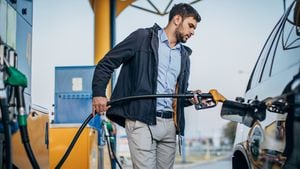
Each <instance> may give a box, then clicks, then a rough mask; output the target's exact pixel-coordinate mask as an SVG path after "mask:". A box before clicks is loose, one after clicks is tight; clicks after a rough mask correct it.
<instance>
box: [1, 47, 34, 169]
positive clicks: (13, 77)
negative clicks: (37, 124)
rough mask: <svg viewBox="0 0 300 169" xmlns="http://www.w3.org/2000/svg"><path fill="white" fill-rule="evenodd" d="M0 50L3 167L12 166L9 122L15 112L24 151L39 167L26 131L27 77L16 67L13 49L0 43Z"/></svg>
mask: <svg viewBox="0 0 300 169" xmlns="http://www.w3.org/2000/svg"><path fill="white" fill-rule="evenodd" d="M2 51H3V52H2ZM0 52H1V54H0V108H1V113H2V124H3V128H4V135H5V153H6V154H5V168H8V169H10V168H12V160H11V159H12V158H11V128H10V122H11V121H12V120H13V117H14V114H15V113H16V112H17V114H18V116H17V121H18V125H19V129H20V133H21V139H22V143H23V145H24V148H25V151H26V153H27V156H28V158H29V161H30V163H31V165H32V167H33V168H34V169H39V165H38V163H37V161H36V158H35V156H34V154H33V151H32V148H31V146H30V143H29V137H28V131H27V113H26V109H25V99H24V89H25V88H26V87H27V78H26V76H25V75H24V74H23V73H21V72H20V71H19V70H18V69H17V68H16V65H17V64H16V62H17V54H16V53H15V51H14V50H13V49H11V48H10V49H9V47H8V46H5V45H0ZM7 95H8V97H7Z"/></svg>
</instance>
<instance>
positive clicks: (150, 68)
mask: <svg viewBox="0 0 300 169" xmlns="http://www.w3.org/2000/svg"><path fill="white" fill-rule="evenodd" d="M159 29H161V28H160V27H159V26H158V25H156V24H155V25H154V26H153V27H151V28H145V29H138V30H136V31H135V32H133V33H131V34H130V35H129V36H128V37H127V38H126V39H125V40H123V41H122V42H120V43H119V44H118V45H116V46H115V47H114V48H113V49H112V50H110V51H109V52H108V53H107V54H106V55H105V56H104V58H103V59H102V60H101V61H100V62H99V63H98V64H97V66H96V69H95V72H94V77H93V83H92V88H93V97H95V96H105V91H106V85H107V84H108V81H109V79H110V78H111V75H112V73H113V71H114V69H116V68H118V67H119V66H120V65H121V64H123V65H122V68H121V71H120V74H119V77H118V80H117V84H116V86H115V88H114V90H113V93H112V96H111V100H113V99H117V98H122V97H127V96H137V95H149V94H156V89H157V72H158V36H157V32H158V30H159ZM191 53H192V51H191V49H190V48H188V47H186V46H183V45H182V49H181V70H180V74H179V77H178V81H177V90H176V91H177V93H180V94H182V93H187V87H188V78H189V73H190V59H189V56H190V54H191ZM187 105H191V104H190V103H189V102H188V101H187V100H186V99H177V101H176V104H174V106H173V107H174V110H175V112H176V126H177V133H178V134H180V135H184V125H185V119H184V106H187ZM106 115H107V117H108V118H109V119H111V120H112V121H114V122H116V123H117V124H119V125H121V126H123V127H124V125H125V119H131V120H139V121H142V122H144V123H146V124H149V125H154V124H156V99H140V100H134V101H130V102H122V103H119V104H116V105H115V104H114V105H113V106H112V107H111V108H109V109H108V111H107V113H106Z"/></svg>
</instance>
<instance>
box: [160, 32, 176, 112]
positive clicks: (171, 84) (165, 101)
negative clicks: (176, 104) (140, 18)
mask: <svg viewBox="0 0 300 169" xmlns="http://www.w3.org/2000/svg"><path fill="white" fill-rule="evenodd" d="M158 41H159V42H158V77H157V92H156V93H157V94H172V93H175V87H176V83H177V78H178V75H179V72H180V65H181V53H180V50H181V44H180V43H177V44H176V46H174V47H173V48H171V47H170V46H169V40H168V37H167V35H166V33H165V31H164V30H163V29H160V30H159V31H158ZM172 102H173V99H172V98H157V105H156V110H157V111H173V108H172Z"/></svg>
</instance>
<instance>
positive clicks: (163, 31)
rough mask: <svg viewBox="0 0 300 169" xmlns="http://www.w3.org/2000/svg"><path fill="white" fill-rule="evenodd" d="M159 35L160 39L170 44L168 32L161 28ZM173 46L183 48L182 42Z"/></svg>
mask: <svg viewBox="0 0 300 169" xmlns="http://www.w3.org/2000/svg"><path fill="white" fill-rule="evenodd" d="M158 35H159V39H160V41H161V42H163V43H166V44H167V45H168V46H169V40H168V37H167V34H166V32H165V30H164V29H160V30H159V33H158ZM173 48H175V49H180V48H181V43H180V42H179V43H177V44H176V45H175V46H174V47H173Z"/></svg>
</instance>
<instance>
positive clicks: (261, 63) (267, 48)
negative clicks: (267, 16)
mask: <svg viewBox="0 0 300 169" xmlns="http://www.w3.org/2000/svg"><path fill="white" fill-rule="evenodd" d="M281 23H282V19H280V20H279V21H278V23H277V24H276V26H275V27H274V28H273V30H272V32H271V34H270V35H269V37H268V39H267V41H266V43H265V45H264V47H263V49H262V51H261V53H260V55H259V59H258V61H257V62H256V65H255V67H254V70H253V72H252V74H251V77H250V80H249V82H248V86H247V90H249V89H250V88H253V87H255V86H256V85H257V84H258V82H259V81H260V79H261V73H262V71H263V69H264V67H265V65H266V60H268V56H269V55H270V53H271V49H272V46H274V43H275V40H276V37H277V36H278V34H279V28H280V25H281ZM277 39H278V38H277ZM269 67H270V66H269Z"/></svg>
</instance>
